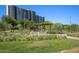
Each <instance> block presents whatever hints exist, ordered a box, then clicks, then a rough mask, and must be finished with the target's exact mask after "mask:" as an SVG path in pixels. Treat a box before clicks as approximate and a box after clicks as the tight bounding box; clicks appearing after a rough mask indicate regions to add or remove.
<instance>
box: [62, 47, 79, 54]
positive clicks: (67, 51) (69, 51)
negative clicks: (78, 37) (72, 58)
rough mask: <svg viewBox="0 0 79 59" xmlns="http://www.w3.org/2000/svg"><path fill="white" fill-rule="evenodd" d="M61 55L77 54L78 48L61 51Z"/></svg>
mask: <svg viewBox="0 0 79 59" xmlns="http://www.w3.org/2000/svg"><path fill="white" fill-rule="evenodd" d="M61 53H79V47H76V48H71V49H68V50H63V51H61Z"/></svg>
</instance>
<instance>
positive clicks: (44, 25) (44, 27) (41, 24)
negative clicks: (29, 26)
mask: <svg viewBox="0 0 79 59" xmlns="http://www.w3.org/2000/svg"><path fill="white" fill-rule="evenodd" d="M46 25H48V26H49V31H50V32H51V27H52V24H51V23H37V24H36V25H35V26H36V27H37V28H38V29H39V27H40V29H41V27H43V29H44V30H45V29H46Z"/></svg>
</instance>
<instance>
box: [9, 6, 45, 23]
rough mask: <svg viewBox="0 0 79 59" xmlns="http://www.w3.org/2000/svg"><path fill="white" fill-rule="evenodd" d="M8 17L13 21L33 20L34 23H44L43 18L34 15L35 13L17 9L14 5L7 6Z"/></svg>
mask: <svg viewBox="0 0 79 59" xmlns="http://www.w3.org/2000/svg"><path fill="white" fill-rule="evenodd" d="M7 13H8V16H11V17H12V18H14V19H15V20H33V21H35V22H36V23H40V22H42V21H44V17H42V16H39V15H36V12H35V11H32V10H26V9H22V8H18V7H17V6H14V5H8V7H7Z"/></svg>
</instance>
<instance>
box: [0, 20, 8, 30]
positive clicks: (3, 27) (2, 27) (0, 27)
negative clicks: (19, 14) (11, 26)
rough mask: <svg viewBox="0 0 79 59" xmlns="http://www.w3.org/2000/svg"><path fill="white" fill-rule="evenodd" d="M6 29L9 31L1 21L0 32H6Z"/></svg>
mask: <svg viewBox="0 0 79 59" xmlns="http://www.w3.org/2000/svg"><path fill="white" fill-rule="evenodd" d="M6 29H7V24H6V23H4V22H1V21H0V30H6Z"/></svg>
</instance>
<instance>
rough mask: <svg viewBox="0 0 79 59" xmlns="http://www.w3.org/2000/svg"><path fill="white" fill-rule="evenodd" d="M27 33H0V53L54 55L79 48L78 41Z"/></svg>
mask: <svg viewBox="0 0 79 59" xmlns="http://www.w3.org/2000/svg"><path fill="white" fill-rule="evenodd" d="M26 32H27V31H25V32H23V31H16V32H6V34H5V33H0V52H12V53H14V52H17V53H22V52H23V53H26V52H30V53H32V52H34V53H35V52H37V53H43V52H45V53H46V52H47V53H52V52H60V51H62V50H67V49H71V48H74V47H79V41H78V40H72V39H67V38H66V37H57V36H55V35H52V34H50V35H31V36H30V34H28V33H26Z"/></svg>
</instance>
